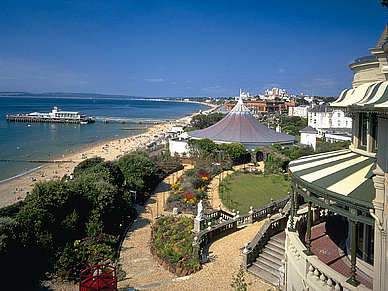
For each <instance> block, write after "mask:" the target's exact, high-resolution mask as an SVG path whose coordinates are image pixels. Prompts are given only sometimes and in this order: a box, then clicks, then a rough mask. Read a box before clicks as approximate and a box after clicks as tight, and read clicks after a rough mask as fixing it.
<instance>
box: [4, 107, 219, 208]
mask: <svg viewBox="0 0 388 291" xmlns="http://www.w3.org/2000/svg"><path fill="white" fill-rule="evenodd" d="M206 105H209V104H206ZM211 107H212V108H211V109H209V110H206V111H205V112H208V111H211V110H213V109H214V108H215V107H214V106H211ZM196 114H198V113H195V114H193V115H191V116H187V117H184V118H181V119H180V120H179V121H177V122H176V123H161V124H156V125H152V126H150V128H149V129H148V130H147V131H146V132H144V133H141V134H138V135H134V136H129V137H126V138H120V139H116V140H110V141H109V142H103V143H101V144H99V145H94V146H91V147H89V148H86V149H84V150H82V152H75V153H69V154H68V155H65V156H64V157H63V158H62V159H61V160H56V161H55V162H54V163H48V164H46V165H44V166H43V167H41V168H40V169H37V170H35V171H33V172H31V173H28V174H25V175H21V176H19V177H16V178H14V179H11V180H8V181H5V182H2V183H0V208H2V207H5V206H8V205H11V204H14V203H16V202H18V201H20V200H24V199H25V197H26V195H27V193H31V192H32V189H33V188H34V186H35V184H36V183H38V182H41V181H47V180H51V179H61V178H62V177H63V176H64V175H65V174H67V175H70V174H71V173H72V172H73V170H74V168H75V167H76V165H78V164H79V163H80V162H82V161H83V160H85V159H88V158H92V157H101V158H104V159H105V161H113V160H116V159H118V158H120V157H121V156H122V155H124V154H126V153H129V152H132V151H135V150H138V149H141V148H144V147H145V146H146V145H148V144H150V143H152V142H155V141H156V140H157V139H159V138H161V137H163V136H164V135H165V134H166V133H167V132H169V131H171V129H172V127H173V126H174V125H177V124H186V123H187V121H188V120H190V119H191V117H192V116H194V115H196Z"/></svg>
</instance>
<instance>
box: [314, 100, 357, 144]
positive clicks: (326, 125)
mask: <svg viewBox="0 0 388 291" xmlns="http://www.w3.org/2000/svg"><path fill="white" fill-rule="evenodd" d="M307 116H308V125H309V126H311V127H313V128H315V129H316V130H317V131H318V137H321V138H322V137H323V136H324V135H325V133H350V131H351V129H352V118H351V117H350V116H349V114H348V113H347V112H344V111H342V110H338V109H334V108H331V107H329V106H326V105H316V106H314V107H313V108H310V109H308V112H307Z"/></svg>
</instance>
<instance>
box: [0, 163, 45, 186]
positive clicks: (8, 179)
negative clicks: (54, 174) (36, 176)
mask: <svg viewBox="0 0 388 291" xmlns="http://www.w3.org/2000/svg"><path fill="white" fill-rule="evenodd" d="M44 166H47V165H40V166H38V167H35V168H32V169H30V170H28V171H25V172H23V173H20V174H18V175H16V176H13V177H10V178H7V179H4V180H2V181H0V183H4V182H7V181H10V180H12V179H16V178H18V177H21V176H24V175H27V174H29V173H31V172H34V171H36V170H39V169H41V168H43V167H44Z"/></svg>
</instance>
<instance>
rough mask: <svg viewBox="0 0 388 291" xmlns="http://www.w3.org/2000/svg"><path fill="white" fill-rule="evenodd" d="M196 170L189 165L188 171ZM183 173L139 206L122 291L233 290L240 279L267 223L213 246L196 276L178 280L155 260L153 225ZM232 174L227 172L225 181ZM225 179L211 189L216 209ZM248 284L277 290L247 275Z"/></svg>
mask: <svg viewBox="0 0 388 291" xmlns="http://www.w3.org/2000/svg"><path fill="white" fill-rule="evenodd" d="M190 168H192V166H191V165H185V169H184V170H183V171H186V170H188V169H190ZM183 171H179V172H178V173H174V174H172V175H170V176H169V177H167V178H166V179H164V180H163V181H162V182H161V183H160V184H159V185H158V187H157V188H156V190H155V192H154V194H153V195H152V196H151V197H150V199H149V200H148V202H147V204H145V205H144V206H138V208H137V210H138V217H137V219H136V220H135V221H134V223H133V224H132V226H131V227H130V228H129V230H128V232H127V234H126V237H125V239H124V241H123V244H122V246H121V249H120V258H119V263H118V264H119V265H121V267H122V269H123V270H124V271H125V272H126V276H125V278H124V279H123V280H121V281H120V282H118V287H119V288H121V290H128V291H129V290H133V289H131V288H134V289H136V290H233V288H232V287H231V286H230V284H231V283H232V277H233V276H236V274H237V272H238V269H239V266H240V265H241V263H242V255H241V250H242V248H243V246H244V243H245V242H250V241H251V240H252V239H253V237H254V236H255V235H256V233H257V232H258V231H259V229H260V228H261V226H262V224H263V223H264V222H263V221H261V222H256V223H254V224H252V225H250V226H247V227H245V228H242V229H240V230H239V231H237V232H235V233H232V234H230V235H228V236H226V237H224V238H221V239H219V240H217V241H215V242H214V243H212V244H211V245H210V246H209V262H208V263H206V264H204V265H203V269H202V270H201V271H199V272H197V273H195V274H192V275H190V276H185V277H178V276H176V275H175V274H172V273H170V272H168V270H166V269H165V268H164V267H162V266H161V265H159V264H158V263H157V262H156V261H155V260H154V258H153V256H152V254H151V251H150V241H151V223H153V221H154V219H155V217H157V216H159V215H161V214H163V213H164V210H163V209H164V202H165V201H166V199H167V197H168V193H169V190H170V189H171V185H172V184H173V183H174V181H175V180H176V178H177V177H179V176H180V175H182V172H183ZM231 172H232V171H229V172H224V173H223V174H222V175H223V176H222V179H223V178H225V177H226V176H227V175H228V174H230V173H231ZM220 180H221V177H216V178H214V179H213V180H212V181H211V183H210V185H209V190H208V191H209V192H208V195H209V198H210V199H211V204H212V206H213V208H216V207H217V206H218V204H219V203H220V204H221V207H222V208H223V209H226V208H225V207H224V206H223V205H222V202H221V200H220V198H219V196H218V183H219V181H220ZM245 279H246V282H248V283H252V285H250V286H248V290H259V291H267V290H275V288H274V287H272V286H271V285H268V284H267V283H265V282H262V281H260V280H257V279H255V278H254V277H253V276H251V275H250V274H248V273H245Z"/></svg>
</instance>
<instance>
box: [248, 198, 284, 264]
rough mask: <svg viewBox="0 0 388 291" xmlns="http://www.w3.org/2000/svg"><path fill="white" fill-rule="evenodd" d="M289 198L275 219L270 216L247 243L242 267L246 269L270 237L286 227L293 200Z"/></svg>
mask: <svg viewBox="0 0 388 291" xmlns="http://www.w3.org/2000/svg"><path fill="white" fill-rule="evenodd" d="M287 199H288V200H286V201H287V204H286V205H285V207H284V209H283V211H282V212H281V213H280V214H279V215H278V216H276V217H274V218H273V219H272V218H270V217H269V218H268V220H267V221H266V222H265V223H264V225H263V226H262V227H261V229H260V231H259V232H258V233H257V234H256V235H255V237H254V238H253V240H252V241H251V242H250V243H248V244H245V248H244V250H243V263H242V267H243V268H244V269H245V270H246V269H247V268H248V267H250V266H251V265H252V263H253V262H254V261H255V260H256V258H257V256H258V255H259V253H260V251H261V250H262V249H263V247H264V246H265V245H266V244H267V242H268V240H269V239H270V237H271V236H273V235H274V234H277V233H279V232H281V231H283V230H284V229H285V227H286V225H287V220H288V212H289V211H290V208H291V200H290V199H289V197H287Z"/></svg>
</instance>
